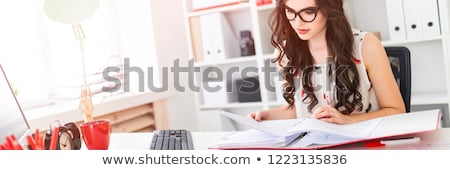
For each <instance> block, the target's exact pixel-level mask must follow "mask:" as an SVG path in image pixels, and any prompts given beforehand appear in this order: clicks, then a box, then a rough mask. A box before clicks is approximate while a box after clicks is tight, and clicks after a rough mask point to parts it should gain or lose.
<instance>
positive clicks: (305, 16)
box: [285, 6, 319, 22]
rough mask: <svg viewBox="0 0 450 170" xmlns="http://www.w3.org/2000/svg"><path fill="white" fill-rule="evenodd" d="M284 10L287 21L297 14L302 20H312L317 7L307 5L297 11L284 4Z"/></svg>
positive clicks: (317, 10) (293, 18) (315, 15)
mask: <svg viewBox="0 0 450 170" xmlns="http://www.w3.org/2000/svg"><path fill="white" fill-rule="evenodd" d="M285 11H286V18H287V19H288V20H289V21H294V20H295V18H297V16H298V17H299V18H300V19H301V20H302V21H303V22H313V21H314V20H315V19H316V17H317V13H318V12H319V7H308V8H305V9H302V10H300V11H298V12H295V10H293V9H292V8H289V7H288V6H286V7H285Z"/></svg>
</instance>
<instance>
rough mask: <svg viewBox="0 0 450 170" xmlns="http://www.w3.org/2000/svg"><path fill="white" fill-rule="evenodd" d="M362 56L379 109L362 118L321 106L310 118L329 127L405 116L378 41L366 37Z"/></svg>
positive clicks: (360, 115) (386, 60)
mask: <svg viewBox="0 0 450 170" xmlns="http://www.w3.org/2000/svg"><path fill="white" fill-rule="evenodd" d="M362 55H363V59H364V63H365V66H366V69H367V74H368V75H369V78H370V81H371V83H372V86H373V90H375V95H376V96H377V101H378V104H379V106H380V109H379V110H375V111H372V112H369V113H366V114H353V115H350V116H347V115H343V114H342V113H340V112H338V111H337V110H336V109H334V107H332V106H324V107H321V108H319V109H317V110H315V111H313V112H314V114H313V115H312V116H313V117H315V118H318V119H322V120H324V121H327V122H331V123H337V124H349V123H356V122H361V121H365V120H369V119H374V118H378V117H383V116H388V115H393V114H398V113H405V105H404V103H403V98H402V96H401V94H400V90H399V88H398V86H397V83H396V82H395V79H394V75H393V73H392V70H391V66H390V63H389V59H388V58H387V54H386V51H385V49H384V47H383V45H382V44H381V42H380V40H378V38H377V37H375V36H374V35H372V34H369V33H368V34H367V35H366V36H365V38H364V40H363V44H362Z"/></svg>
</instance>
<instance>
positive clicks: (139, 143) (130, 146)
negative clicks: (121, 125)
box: [109, 132, 231, 150]
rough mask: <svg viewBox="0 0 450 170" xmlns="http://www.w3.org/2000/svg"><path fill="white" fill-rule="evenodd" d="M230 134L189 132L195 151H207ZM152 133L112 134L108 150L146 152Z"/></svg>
mask: <svg viewBox="0 0 450 170" xmlns="http://www.w3.org/2000/svg"><path fill="white" fill-rule="evenodd" d="M227 133H231V132H191V135H192V141H193V143H194V149H195V150H201V149H208V147H209V146H212V145H213V144H215V143H219V142H220V141H221V139H222V137H223V136H225V135H226V134H227ZM152 137H153V133H112V134H111V138H110V144H109V149H110V150H116V149H127V150H136V149H138V150H140V149H141V150H142V149H146V150H148V149H149V148H150V143H151V141H152Z"/></svg>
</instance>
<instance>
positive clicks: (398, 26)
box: [386, 0, 406, 40]
mask: <svg viewBox="0 0 450 170" xmlns="http://www.w3.org/2000/svg"><path fill="white" fill-rule="evenodd" d="M386 12H387V17H388V25H389V36H390V39H391V40H405V39H406V25H405V20H404V18H405V16H404V14H403V0H386Z"/></svg>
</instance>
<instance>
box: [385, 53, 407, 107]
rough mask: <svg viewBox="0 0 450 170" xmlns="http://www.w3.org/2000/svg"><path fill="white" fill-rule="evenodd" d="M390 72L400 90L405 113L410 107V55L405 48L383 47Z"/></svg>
mask: <svg viewBox="0 0 450 170" xmlns="http://www.w3.org/2000/svg"><path fill="white" fill-rule="evenodd" d="M385 50H386V53H387V56H388V58H389V62H390V63H391V68H392V72H393V74H394V77H395V79H396V81H397V85H398V86H399V88H400V93H401V94H402V97H403V101H404V102H405V109H406V112H407V113H408V112H410V107H411V53H410V51H409V49H408V48H406V47H400V46H399V47H385Z"/></svg>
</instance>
